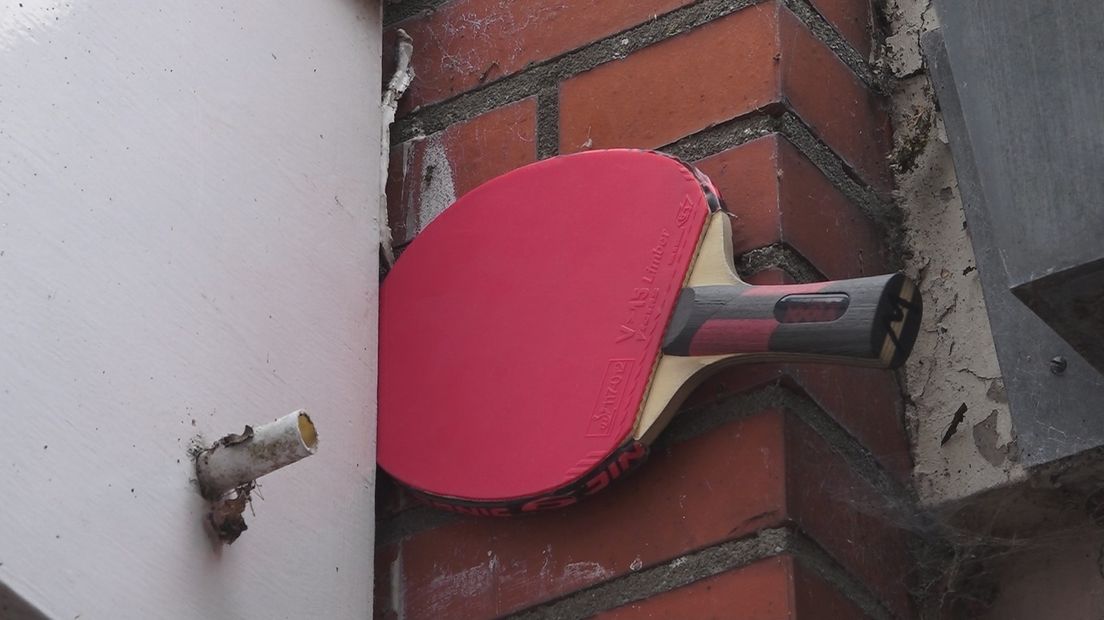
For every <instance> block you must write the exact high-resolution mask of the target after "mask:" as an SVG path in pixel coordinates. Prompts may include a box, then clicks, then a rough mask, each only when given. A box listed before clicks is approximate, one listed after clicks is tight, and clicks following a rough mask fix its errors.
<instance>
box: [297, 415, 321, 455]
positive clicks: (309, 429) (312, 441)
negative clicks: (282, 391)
mask: <svg viewBox="0 0 1104 620" xmlns="http://www.w3.org/2000/svg"><path fill="white" fill-rule="evenodd" d="M299 439H301V440H302V441H303V445H304V446H306V447H307V450H310V451H311V454H314V451H315V450H317V449H318V431H316V430H315V429H314V423H313V422H311V419H310V416H309V415H307V412H306V411H300V412H299Z"/></svg>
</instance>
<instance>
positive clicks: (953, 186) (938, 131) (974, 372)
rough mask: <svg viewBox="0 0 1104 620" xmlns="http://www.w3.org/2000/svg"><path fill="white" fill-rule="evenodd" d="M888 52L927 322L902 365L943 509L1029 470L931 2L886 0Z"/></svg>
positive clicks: (933, 500)
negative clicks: (958, 158)
mask: <svg viewBox="0 0 1104 620" xmlns="http://www.w3.org/2000/svg"><path fill="white" fill-rule="evenodd" d="M882 4H883V6H882V11H883V13H882V14H883V15H884V16H885V20H886V27H887V30H888V33H887V37H886V49H885V55H884V57H883V58H882V59H881V60H880V62H881V64H882V66H883V69H884V70H885V71H886V72H887V73H891V74H892V76H893V78H894V80H893V92H892V97H893V99H892V101H893V121H894V134H895V144H894V151H893V153H892V156H891V159H892V162H891V165H892V168H893V170H894V174H895V177H896V182H897V183H896V185H897V190H896V191H897V196H896V198H897V202H898V204H899V205H900V207H901V209H902V211H903V212H904V217H905V239H904V241H905V245H906V247H907V254H908V255H907V257H906V260H905V269H906V271H907V273H908V274H909V275H910V276H911V277H913V278H915V279H916V280H917V282H918V283H919V286H920V290H921V292H922V293H923V296H924V305H925V308H924V312H925V317H924V325H923V327H922V329H921V334H920V338H919V340H918V341H917V344H916V348H915V350H914V352H913V354H912V358H911V360H910V361H909V364H908V366H907V367H906V369H905V373H904V377H905V393H906V412H907V418H908V422H909V426H910V435H911V438H912V443H913V447H912V449H913V458H914V460H915V464H916V465H915V472H914V481H915V483H916V487H917V492H918V494H919V496H920V499H921V501H922V502H923V503H924V504H926V505H929V506H938V505H941V504H944V503H947V502H951V501H954V500H961V499H963V498H966V497H969V496H971V495H975V494H977V493H981V492H983V491H988V490H991V489H993V488H996V487H1000V486H1003V485H1007V484H1009V483H1010V482H1013V481H1016V480H1020V479H1022V478H1023V477H1024V475H1025V473H1024V469H1023V468H1022V467H1021V466H1020V465H1019V463H1018V462H1017V451H1016V443H1015V436H1014V434H1013V431H1012V423H1011V418H1010V417H1009V413H1008V401H1007V399H1006V398H1005V394H1004V385H1003V382H1002V380H1001V374H1000V368H999V366H998V365H997V358H996V352H995V351H994V348H993V337H992V333H991V332H990V329H989V317H988V315H987V314H986V311H985V301H984V299H983V297H982V292H981V283H980V280H979V278H978V272H977V269H976V263H975V261H974V251H973V246H972V245H971V241H970V235H969V230H968V227H967V223H966V219H965V216H964V213H963V210H962V202H961V199H960V196H959V193H958V184H957V181H956V179H955V171H954V163H953V161H952V160H951V151H950V147H949V146H948V141H947V136H946V133H945V130H944V127H943V121H942V118H941V117H940V115H939V111H938V109H937V103H936V100H935V96H934V93H933V90H932V87H931V84H930V82H929V79H928V74H927V69H926V67H925V64H924V59H923V56H922V54H921V51H920V36H921V34H923V33H924V32H926V31H928V30H931V29H933V28H937V27H938V25H939V24H938V18H937V16H936V13H935V8H934V6H933V5H932V3H931V2H930V0H885V2H884V3H882Z"/></svg>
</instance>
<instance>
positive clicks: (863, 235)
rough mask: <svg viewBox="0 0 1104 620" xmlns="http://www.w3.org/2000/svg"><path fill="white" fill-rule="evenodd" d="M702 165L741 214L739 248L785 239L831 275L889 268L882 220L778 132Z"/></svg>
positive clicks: (736, 228) (735, 230)
mask: <svg viewBox="0 0 1104 620" xmlns="http://www.w3.org/2000/svg"><path fill="white" fill-rule="evenodd" d="M695 165H696V166H697V167H699V168H700V169H701V170H702V172H704V173H705V174H706V175H708V176H709V178H710V179H712V180H713V183H714V184H716V185H717V189H718V190H719V191H720V193H721V198H722V199H724V202H725V205H726V206H727V207H728V210H729V211H731V212H732V214H733V215H734V216H735V217H734V218H733V221H732V242H733V246H734V247H733V250H734V251H735V252H736V254H737V255H739V254H742V253H744V252H747V251H748V250H752V249H755V248H759V247H764V246H767V245H771V244H773V243H785V244H786V245H788V246H790V247H791V248H793V249H794V250H796V251H797V252H798V253H799V254H801V255H802V256H803V257H804V258H805V259H806V260H808V261H809V262H810V263H812V264H813V266H814V267H816V268H817V269H818V270H819V271H820V272H821V273H823V274H825V275H826V276H828V277H829V278H832V279H839V278H854V277H860V276H869V275H876V274H880V273H884V272H885V271H886V264H887V263H886V255H885V251H884V249H883V247H884V244H883V243H882V235H881V233H880V231H879V230H878V227H877V226H875V225H874V223H873V222H871V221H870V219H869V218H867V217H866V215H865V214H864V213H863V212H862V211H861V210H860V209H859V208H858V207H856V206H855V205H854V204H852V203H851V201H850V200H848V199H847V197H846V196H844V195H843V194H842V193H840V191H839V190H837V189H836V188H835V187H834V186H833V185H832V184H831V182H829V181H828V179H826V178H825V177H824V174H823V173H821V171H820V170H819V169H818V168H817V167H816V166H815V165H813V163H812V162H810V161H809V160H808V159H806V158H805V156H804V155H802V154H801V153H800V152H799V151H798V150H797V149H796V148H794V146H793V145H792V144H790V142H789V140H786V139H785V138H783V137H781V136H780V135H779V134H771V135H768V136H763V137H762V138H758V139H756V140H753V141H751V142H748V143H746V144H742V145H740V146H737V147H735V148H732V149H729V150H727V151H724V152H723V153H718V154H717V155H713V156H711V157H707V158H706V159H703V160H701V161H698V162H696V163H695Z"/></svg>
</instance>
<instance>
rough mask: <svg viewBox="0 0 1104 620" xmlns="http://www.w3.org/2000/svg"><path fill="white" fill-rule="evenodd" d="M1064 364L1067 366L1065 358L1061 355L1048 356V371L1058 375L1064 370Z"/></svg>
mask: <svg viewBox="0 0 1104 620" xmlns="http://www.w3.org/2000/svg"><path fill="white" fill-rule="evenodd" d="M1066 366H1068V363H1067V362H1066V358H1064V357H1062V356H1061V355H1055V356H1054V357H1052V358H1050V372H1052V373H1054V374H1056V375H1060V374H1062V373H1064V372H1066Z"/></svg>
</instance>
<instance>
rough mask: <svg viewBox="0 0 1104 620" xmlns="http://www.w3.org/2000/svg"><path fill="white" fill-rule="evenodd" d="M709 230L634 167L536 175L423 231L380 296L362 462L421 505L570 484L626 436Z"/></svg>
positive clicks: (690, 195) (631, 157)
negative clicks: (374, 378)
mask: <svg viewBox="0 0 1104 620" xmlns="http://www.w3.org/2000/svg"><path fill="white" fill-rule="evenodd" d="M708 214H709V207H708V205H707V201H706V196H705V194H704V192H703V190H702V188H701V185H700V183H699V181H698V180H697V179H696V178H695V177H694V176H693V174H692V173H691V172H690V171H689V170H688V169H687V168H686V167H685V166H684V165H682V164H681V163H679V162H678V161H676V160H674V159H671V158H668V157H665V156H663V155H660V154H657V153H651V152H644V151H630V150H616V151H595V152H589V153H581V154H577V155H570V156H565V157H558V158H554V159H549V160H545V161H542V162H538V163H536V164H532V165H529V166H526V167H524V168H520V169H518V170H515V171H513V172H511V173H509V174H506V175H504V176H502V177H499V178H497V179H494V180H492V181H489V182H488V183H486V184H484V185H482V186H480V187H479V188H477V189H475V190H473V191H471V192H470V193H468V194H466V195H465V196H463V197H462V198H460V199H459V200H458V201H456V203H454V204H453V205H452V206H451V207H449V208H448V209H447V210H445V211H444V212H443V213H442V214H441V215H440V216H438V217H437V219H435V220H434V221H433V222H432V223H431V224H430V225H429V226H428V227H427V228H426V229H425V230H424V231H423V232H422V233H421V234H420V235H419V236H418V237H417V239H415V241H414V242H413V243H411V244H410V246H409V247H408V248H407V249H406V251H405V252H404V253H403V254H402V256H401V257H400V259H399V260H398V262H397V263H396V265H395V267H394V269H393V270H392V271H391V273H390V274H389V275H388V276H387V278H386V279H385V280H384V283H383V286H382V290H381V304H380V329H381V333H380V366H379V379H380V385H379V429H378V460H379V463H380V465H381V466H382V467H383V468H384V469H385V470H386V471H387V472H388V473H390V474H392V475H393V476H395V477H396V478H398V479H399V480H400V481H402V482H404V483H405V484H407V485H409V486H411V487H414V488H415V489H419V490H422V491H425V492H428V493H431V494H434V495H438V496H444V497H450V498H457V499H463V500H472V501H501V500H511V499H516V498H522V497H527V496H533V495H537V494H540V493H545V492H548V491H552V490H554V489H557V488H559V487H562V486H564V485H566V484H568V483H570V482H573V481H575V480H576V479H578V478H579V477H580V476H582V475H583V474H585V473H586V472H587V470H589V469H590V468H591V467H592V466H593V465H595V464H596V463H598V462H599V461H601V460H602V459H604V458H605V457H606V456H608V455H610V454H611V453H612V452H613V451H615V450H616V449H617V448H618V447H619V446H621V444H622V443H623V442H624V441H625V440H626V438H627V437H628V435H629V433H630V432H631V430H632V427H633V424H634V421H635V418H636V416H637V414H638V411H639V409H640V405H641V400H642V399H643V398H644V395H645V390H646V388H647V385H648V381H649V379H650V375H651V373H652V371H653V368H654V365H655V363H656V360H657V356H658V354H659V348H660V344H661V341H662V337H663V331H664V329H665V328H666V326H667V322H668V319H669V317H670V314H671V312H672V311H673V308H674V305H675V302H676V301H677V299H678V294H679V291H680V289H681V287H682V284H683V282H684V280H685V278H686V273H687V270H688V269H689V267H690V265H691V262H692V260H693V258H694V255H695V252H696V246H697V244H698V242H699V240H700V238H701V234H702V227H703V226H704V224H705V221H706V219H707V216H708Z"/></svg>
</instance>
